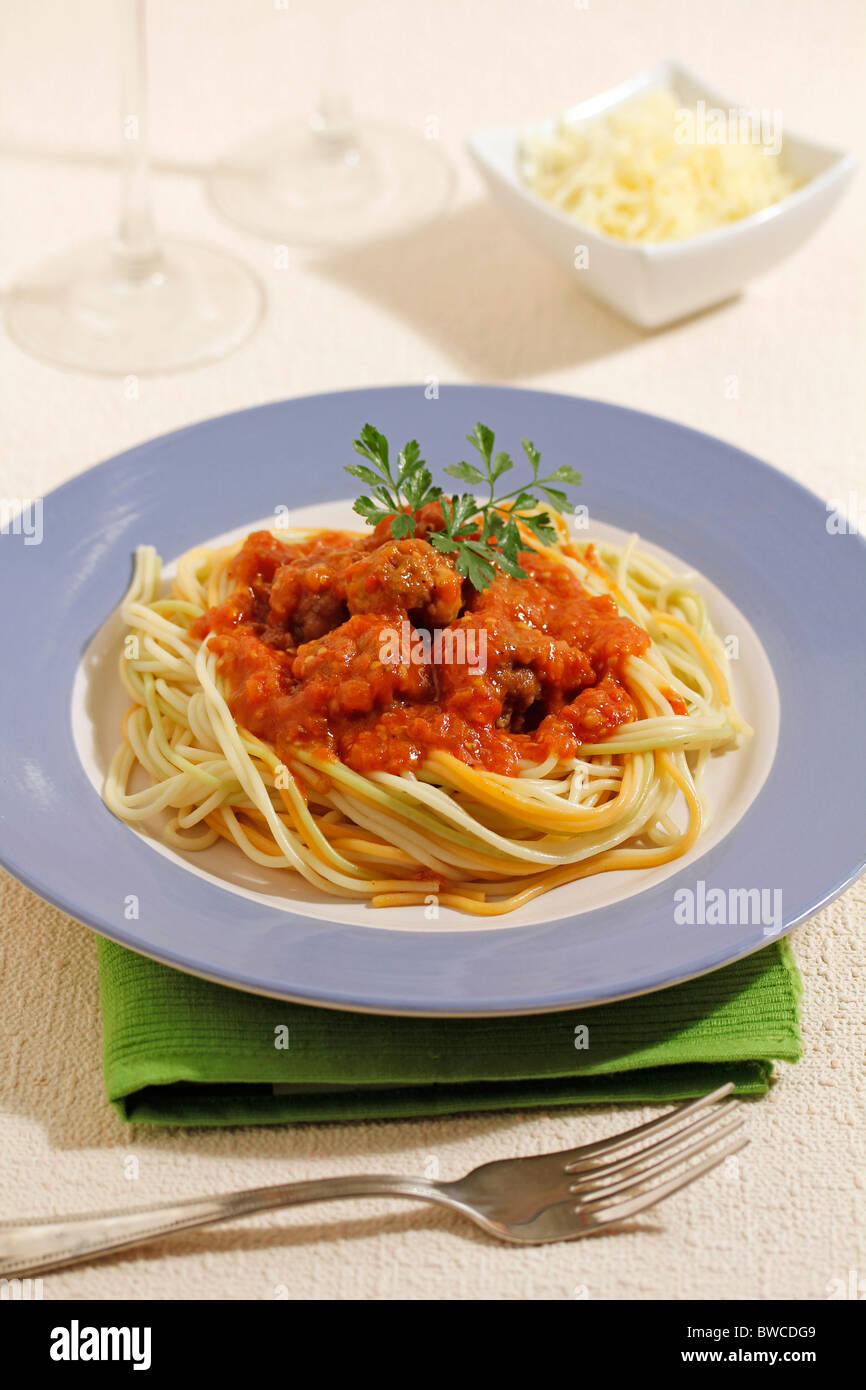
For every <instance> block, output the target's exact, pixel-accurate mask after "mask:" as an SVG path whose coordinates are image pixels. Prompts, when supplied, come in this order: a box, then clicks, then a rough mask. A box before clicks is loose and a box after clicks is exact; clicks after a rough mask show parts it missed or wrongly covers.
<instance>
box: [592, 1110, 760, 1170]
mask: <svg viewBox="0 0 866 1390" xmlns="http://www.w3.org/2000/svg"><path fill="white" fill-rule="evenodd" d="M737 1109H738V1102H737V1101H735V1100H729V1101H727V1102H726V1103H725V1104H724V1105H719V1106H717V1107H716V1108H715V1109H713V1110H705V1111H703V1112H702V1113H701V1114H700V1115H699V1116H698V1118H697V1119H696V1120H692V1122H691V1124H689V1125H683V1126H682V1128H681V1129H676V1130H674V1131H673V1133H671V1134H668V1135H667V1136H666V1137H665V1138H664V1139H658V1140H656V1142H655V1143H654V1144H645V1145H644V1146H643V1148H640V1149H638V1150H637V1151H636V1152H635V1153H630V1154H625V1155H624V1156H623V1157H622V1158H615V1159H612V1160H611V1162H610V1163H598V1162H594V1161H592V1160H585V1161H583V1162H581V1163H568V1164H566V1169H565V1171H566V1172H567V1173H575V1174H577V1175H578V1178H579V1179H580V1178H582V1177H583V1175H585V1176H586V1177H587V1178H593V1177H598V1176H602V1175H607V1174H609V1173H619V1172H621V1173H623V1174H625V1173H627V1172H628V1171H629V1169H630V1168H636V1167H640V1166H641V1164H642V1163H643V1162H644V1160H645V1159H646V1158H648V1157H649V1155H650V1154H661V1153H664V1151H665V1150H666V1149H670V1148H673V1146H674V1145H675V1144H682V1143H684V1142H685V1140H686V1139H691V1138H693V1137H694V1136H695V1135H696V1134H698V1133H700V1131H701V1130H703V1129H707V1128H708V1126H712V1125H715V1124H717V1123H718V1121H719V1120H722V1119H724V1118H725V1116H730V1115H731V1114H732V1113H735V1112H736V1111H737Z"/></svg>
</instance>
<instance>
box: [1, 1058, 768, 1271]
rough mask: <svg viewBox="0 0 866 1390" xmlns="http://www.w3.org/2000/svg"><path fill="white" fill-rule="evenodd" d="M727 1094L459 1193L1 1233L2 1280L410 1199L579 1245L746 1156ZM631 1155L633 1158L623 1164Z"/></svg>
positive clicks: (180, 1212) (387, 1177)
mask: <svg viewBox="0 0 866 1390" xmlns="http://www.w3.org/2000/svg"><path fill="white" fill-rule="evenodd" d="M732 1090H733V1086H732V1085H730V1084H728V1085H727V1086H720V1087H719V1089H718V1090H716V1091H711V1092H710V1093H709V1095H706V1096H702V1097H701V1099H700V1100H694V1101H691V1102H690V1103H689V1104H688V1105H682V1106H680V1107H679V1108H678V1109H676V1110H672V1111H668V1113H667V1114H665V1115H660V1116H659V1117H658V1119H655V1120H650V1122H649V1123H648V1124H645V1125H638V1126H637V1127H636V1128H635V1129H627V1130H625V1131H624V1132H623V1133H621V1134H615V1135H612V1136H611V1137H610V1138H608V1139H599V1140H598V1141H597V1142H596V1143H594V1144H584V1145H582V1147H581V1148H579V1149H566V1150H565V1151H564V1152H562V1153H552V1154H538V1155H535V1156H534V1157H530V1158H506V1159H498V1160H497V1161H496V1162H493V1163H484V1164H482V1166H481V1167H480V1168H475V1169H473V1171H472V1172H471V1173H467V1175H466V1177H464V1178H460V1179H459V1180H458V1181H457V1182H430V1181H428V1180H427V1179H425V1178H408V1177H400V1176H399V1175H394V1174H378V1173H376V1174H368V1175H364V1176H359V1177H344V1178H318V1179H315V1180H314V1181H311V1182H291V1183H281V1184H279V1185H278V1186H275V1187H256V1188H250V1189H249V1190H247V1191H245V1192H224V1193H218V1194H217V1195H216V1196H212V1197H193V1198H188V1199H186V1200H184V1201H180V1202H172V1203H170V1204H168V1205H163V1204H160V1205H159V1206H152V1207H139V1208H137V1209H136V1210H134V1211H113V1212H90V1213H88V1214H85V1215H80V1216H63V1217H52V1218H50V1219H48V1220H45V1221H31V1220H27V1219H24V1220H20V1221H4V1222H0V1275H3V1276H8V1275H20V1274H39V1273H42V1272H43V1271H46V1270H49V1269H59V1268H61V1267H62V1266H64V1265H71V1264H81V1263H83V1262H85V1261H87V1260H89V1259H91V1258H93V1257H97V1256H99V1255H107V1254H109V1253H110V1252H111V1251H114V1250H123V1249H126V1248H127V1247H128V1246H131V1245H143V1244H145V1243H146V1242H147V1241H151V1240H153V1239H154V1238H155V1237H157V1236H162V1235H168V1234H170V1233H171V1232H172V1231H188V1230H190V1229H191V1228H192V1227H195V1226H207V1225H209V1224H211V1223H212V1222H215V1221H226V1220H230V1219H231V1218H233V1217H238V1216H252V1215H253V1214H254V1213H256V1212H261V1211H269V1210H272V1209H273V1208H275V1207H289V1206H299V1205H301V1204H303V1203H305V1202H329V1201H333V1200H335V1199H337V1198H343V1197H417V1198H418V1199H419V1200H420V1201H423V1202H436V1203H438V1204H439V1205H440V1206H446V1207H449V1208H450V1209H451V1210H452V1211H458V1212H460V1213H461V1214H462V1215H463V1216H466V1217H468V1218H469V1220H470V1221H474V1222H475V1224H476V1225H477V1226H481V1227H482V1229H483V1230H485V1231H487V1232H489V1234H490V1235H494V1236H499V1237H500V1239H502V1240H510V1241H515V1242H516V1243H517V1244H519V1245H543V1244H545V1243H547V1242H548V1241H555V1240H576V1239H578V1238H579V1237H580V1236H587V1235H591V1234H592V1233H593V1232H595V1231H600V1230H604V1229H605V1228H606V1227H609V1226H613V1225H614V1224H616V1223H618V1222H620V1221H625V1220H627V1219H628V1218H629V1217H632V1216H635V1215H637V1213H638V1212H641V1211H646V1210H647V1209H648V1208H649V1207H653V1206H655V1205H656V1203H657V1202H661V1201H663V1200H664V1198H665V1197H669V1196H670V1195H671V1193H673V1192H678V1191H679V1190H680V1188H682V1187H687V1186H688V1184H689V1183H692V1182H694V1181H695V1179H696V1178H699V1177H701V1176H702V1174H704V1173H708V1172H709V1171H710V1169H711V1168H715V1167H716V1166H717V1164H719V1163H722V1162H723V1161H724V1160H725V1159H726V1158H728V1157H729V1156H730V1155H731V1154H734V1153H737V1152H738V1150H740V1149H742V1148H744V1147H745V1145H746V1144H747V1143H748V1142H749V1141H748V1139H745V1138H742V1137H741V1138H739V1139H737V1140H731V1135H733V1134H734V1133H735V1131H736V1130H738V1129H739V1128H740V1126H741V1125H742V1123H743V1121H742V1117H741V1116H740V1115H739V1114H737V1113H736V1112H737V1108H738V1107H737V1103H736V1101H728V1102H727V1103H726V1104H725V1105H720V1106H717V1107H713V1108H710V1107H711V1106H712V1105H713V1102H714V1101H717V1100H721V1098H722V1097H723V1096H726V1095H728V1094H729V1093H730V1092H731V1091H732ZM647 1141H648V1142H647ZM722 1141H726V1142H725V1143H724V1146H723V1147H722V1148H719V1149H717V1150H716V1151H715V1152H714V1153H712V1154H710V1155H708V1156H707V1157H706V1158H703V1159H700V1160H699V1161H697V1162H696V1161H695V1160H696V1159H698V1155H700V1154H702V1153H704V1151H705V1150H706V1149H708V1148H710V1147H711V1146H715V1145H718V1144H720V1143H722ZM727 1141H730V1142H727ZM636 1146H637V1147H636ZM631 1149H634V1152H631V1153H620V1151H621V1150H631ZM611 1155H619V1156H618V1157H611ZM678 1168H679V1169H681V1171H679V1172H673V1176H672V1177H669V1178H667V1179H666V1180H665V1181H663V1182H659V1181H658V1179H659V1178H660V1177H661V1175H662V1174H663V1173H666V1172H671V1171H673V1170H675V1169H678Z"/></svg>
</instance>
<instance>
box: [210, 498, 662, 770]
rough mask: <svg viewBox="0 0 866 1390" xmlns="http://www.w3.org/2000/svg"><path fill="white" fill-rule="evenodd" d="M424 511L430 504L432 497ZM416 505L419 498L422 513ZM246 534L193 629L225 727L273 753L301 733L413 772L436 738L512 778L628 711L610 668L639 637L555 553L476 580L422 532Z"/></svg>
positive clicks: (603, 731)
mask: <svg viewBox="0 0 866 1390" xmlns="http://www.w3.org/2000/svg"><path fill="white" fill-rule="evenodd" d="M437 505H438V504H437ZM427 510H429V509H425V513H426V511H427ZM436 529H438V528H437V526H436V521H435V518H432V519H431V517H430V516H428V515H426V514H420V513H419V514H418V516H417V524H416V530H415V535H414V536H411V537H409V538H406V539H403V540H400V541H395V540H394V539H393V537H391V535H390V527H389V526H388V525H387V524H385V525H383V524H382V523H380V525H379V527H377V528H376V531H375V532H371V533H370V534H369V535H367V536H364V537H362V538H357V537H353V536H348V535H346V534H344V533H341V532H320V533H317V534H316V535H315V536H314V537H313V538H311V539H310V540H309V541H304V542H300V543H297V544H288V543H285V542H282V541H279V540H277V539H275V538H274V537H273V536H272V535H271V534H270V532H267V531H256V532H253V533H252V535H250V536H248V537H247V539H246V541H245V542H244V544H243V546H242V547H241V549H240V551H239V552H238V554H237V555H236V556H235V558H234V560H233V561H232V565H231V576H232V578H233V580H234V582H235V589H234V591H233V592H232V594H231V597H230V598H229V599H228V601H227V602H225V603H223V604H221V605H220V606H218V607H216V608H211V609H209V610H208V612H207V613H205V614H204V615H203V616H202V617H201V618H199V619H198V620H197V622H196V623H195V624H194V625H193V628H192V632H193V635H194V636H196V637H198V638H200V639H204V638H205V637H209V645H210V648H211V650H212V651H213V652H215V653H216V655H217V660H218V666H219V671H220V675H221V677H222V680H223V684H224V688H225V692H226V698H227V700H228V703H229V707H230V709H231V711H232V714H233V715H234V717H235V719H236V720H237V722H238V723H239V724H240V725H241V726H243V727H244V728H247V729H249V731H250V732H251V733H253V734H255V735H257V736H258V737H260V738H262V739H264V740H266V741H267V742H269V743H271V744H272V745H273V746H274V748H275V749H276V751H277V754H278V756H280V757H281V758H288V757H289V756H290V754H291V751H292V749H293V748H295V747H297V746H298V745H303V746H305V747H308V748H309V749H311V750H315V751H316V752H317V753H319V754H320V755H325V756H331V757H336V758H340V759H341V760H342V761H343V762H344V763H346V764H347V765H348V766H349V767H352V768H354V769H355V770H356V771H358V772H371V771H387V772H401V771H403V770H405V769H407V768H418V767H420V766H421V765H422V764H423V763H424V762H425V760H426V759H427V757H428V756H429V754H430V753H431V752H433V751H435V750H443V751H446V752H448V753H452V754H453V755H454V756H455V757H457V758H459V759H460V760H461V761H462V762H464V763H466V764H468V765H470V766H479V767H484V768H487V769H489V770H490V771H494V772H501V773H506V774H513V773H516V771H517V769H518V766H519V764H520V762H521V761H522V760H528V761H531V762H539V761H542V760H544V759H545V758H547V757H549V756H550V755H551V754H555V755H556V756H558V757H561V758H568V757H572V756H574V752H575V749H576V748H577V747H578V745H579V744H581V743H592V742H597V741H598V740H600V739H604V738H605V737H607V736H608V735H609V734H610V733H611V732H612V731H613V730H614V729H616V728H617V727H619V725H621V724H624V723H628V722H629V721H630V720H633V719H634V718H635V717H636V716H637V710H636V707H635V705H634V702H633V700H632V699H631V696H630V695H629V693H628V691H627V690H626V689H625V687H624V685H623V684H622V682H621V679H620V676H621V672H622V664H623V662H624V661H625V660H626V658H627V657H628V656H630V655H638V656H639V655H641V654H642V653H643V652H644V651H645V650H646V648H647V646H648V645H649V637H648V636H647V634H646V633H645V632H644V631H643V629H642V628H640V627H638V626H637V625H636V624H635V623H633V622H631V621H630V619H628V618H624V617H622V616H621V615H620V614H619V613H618V612H617V609H616V605H615V604H614V602H613V600H612V599H611V598H609V597H607V596H594V595H591V594H589V593H587V591H586V590H585V589H584V588H583V586H582V585H581V584H580V583H579V581H578V580H577V579H576V578H575V576H574V575H573V574H572V573H571V571H570V570H569V569H568V568H567V567H566V566H564V565H562V564H561V563H559V562H558V561H557V560H556V559H555V558H554V557H553V556H548V555H543V554H537V553H536V552H534V551H526V552H523V553H522V554H521V556H520V563H521V567H522V568H523V569H525V570H526V578H525V579H513V578H510V577H508V576H506V575H502V574H500V575H498V576H497V578H496V579H495V580H494V582H493V583H492V584H491V585H489V587H488V588H487V589H485V590H483V591H481V592H479V591H477V590H476V589H474V588H473V586H472V585H471V584H470V583H469V582H468V580H464V579H462V578H461V576H460V575H459V574H457V572H456V571H455V569H454V567H453V565H452V563H451V561H450V559H449V557H448V556H447V555H443V554H441V553H440V552H439V551H438V550H436V549H435V547H433V546H431V545H430V544H429V542H428V540H427V539H426V537H427V536H428V535H429V534H430V532H431V530H436Z"/></svg>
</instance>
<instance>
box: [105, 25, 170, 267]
mask: <svg viewBox="0 0 866 1390" xmlns="http://www.w3.org/2000/svg"><path fill="white" fill-rule="evenodd" d="M117 11H118V19H119V23H120V26H121V40H120V42H121V64H120V73H121V87H120V91H121V139H122V144H121V162H122V169H123V178H122V190H121V204H120V217H119V219H118V223H117V230H116V232H115V237H114V249H115V255H116V257H117V260H118V264H119V268H120V269H121V271H122V273H123V274H124V276H125V277H126V278H128V279H130V280H143V279H146V278H147V277H148V276H149V275H152V274H153V272H154V271H155V270H156V268H157V266H158V265H159V262H160V260H161V251H160V246H159V241H158V239H157V235H156V227H155V225H154V220H153V212H152V210H151V203H150V190H149V169H148V165H149V158H148V130H147V4H146V0H119V3H118V6H117Z"/></svg>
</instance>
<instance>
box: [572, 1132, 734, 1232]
mask: <svg viewBox="0 0 866 1390" xmlns="http://www.w3.org/2000/svg"><path fill="white" fill-rule="evenodd" d="M748 1142H749V1141H748V1139H740V1140H738V1142H737V1143H736V1144H729V1145H728V1147H727V1148H725V1149H722V1151H721V1153H717V1154H711V1155H710V1157H709V1158H705V1159H704V1161H703V1163H697V1164H695V1166H694V1167H692V1168H689V1169H688V1170H687V1171H686V1172H685V1173H680V1174H679V1175H678V1176H677V1177H675V1178H669V1179H668V1181H667V1182H663V1183H659V1184H658V1185H657V1186H656V1187H652V1188H650V1189H649V1191H648V1192H642V1193H641V1194H640V1196H638V1197H633V1198H632V1199H631V1201H628V1202H614V1203H613V1204H612V1205H611V1206H609V1207H605V1206H602V1207H599V1208H598V1209H597V1210H595V1211H591V1212H589V1216H590V1219H591V1221H592V1224H593V1226H595V1227H598V1226H612V1225H613V1224H614V1222H618V1221H626V1220H628V1218H629V1217H630V1216H636V1215H637V1213H638V1212H639V1211H646V1210H647V1209H648V1208H649V1207H654V1206H655V1205H656V1203H657V1202H662V1201H664V1199H665V1197H670V1196H671V1194H672V1193H674V1192H679V1191H680V1189H681V1188H683V1187H688V1186H689V1184H690V1183H693V1182H695V1181H696V1180H697V1179H698V1178H700V1177H703V1175H704V1173H709V1171H710V1169H712V1168H717V1167H718V1166H719V1164H720V1163H724V1161H725V1159H726V1158H730V1157H731V1155H732V1154H735V1153H739V1151H740V1149H744V1148H745V1147H746V1145H747V1144H748ZM581 1210H582V1209H581Z"/></svg>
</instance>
